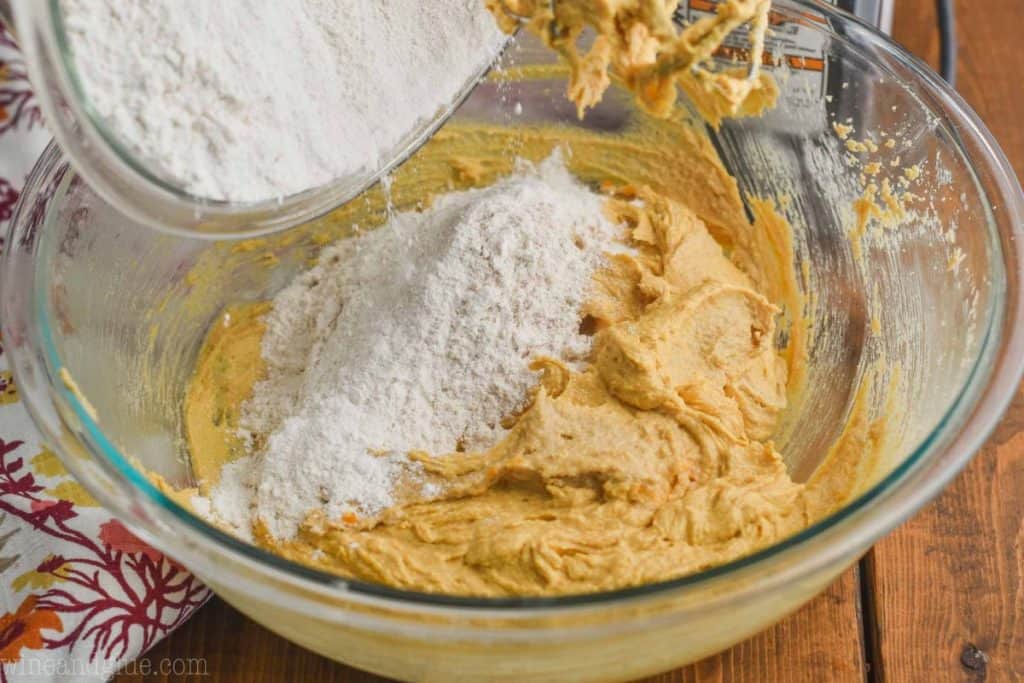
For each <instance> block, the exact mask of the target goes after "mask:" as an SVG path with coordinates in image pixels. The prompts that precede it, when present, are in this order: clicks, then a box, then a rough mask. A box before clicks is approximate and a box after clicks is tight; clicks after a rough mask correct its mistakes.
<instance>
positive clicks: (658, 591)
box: [9, 0, 1024, 611]
mask: <svg viewBox="0 0 1024 683" xmlns="http://www.w3.org/2000/svg"><path fill="white" fill-rule="evenodd" d="M51 2H57V0H51ZM787 2H789V3H791V4H794V5H798V6H804V7H806V8H808V9H811V10H813V11H816V12H820V13H822V14H824V15H826V17H827V18H829V19H831V20H833V21H837V22H839V24H840V25H843V24H850V23H853V24H857V25H858V26H859V28H860V29H862V30H863V31H866V32H867V33H868V34H869V35H870V36H871V39H872V40H874V41H875V42H876V43H877V45H876V47H881V48H883V49H884V50H886V51H887V52H888V53H889V54H890V56H894V57H896V58H898V59H899V60H900V61H901V62H903V63H904V64H905V65H906V66H907V67H909V69H910V70H911V71H912V72H914V75H916V76H917V77H919V78H921V79H922V80H923V82H924V83H925V84H926V85H928V86H930V87H931V88H933V89H935V90H936V91H937V93H938V94H940V95H942V96H943V98H944V100H945V102H946V104H947V105H948V106H950V107H951V109H952V111H953V113H955V114H958V115H960V116H961V117H963V118H964V119H965V123H966V124H968V126H969V127H968V132H969V133H971V134H972V135H974V136H976V137H977V138H978V139H979V140H980V141H981V142H983V143H985V145H986V146H987V147H988V148H989V149H990V150H992V151H994V154H993V155H992V157H991V158H990V159H988V161H989V162H990V163H991V165H992V168H991V169H990V170H991V171H993V172H994V173H995V174H996V175H997V176H998V179H999V180H1000V181H1001V185H1000V187H1001V188H1004V187H1010V188H1011V190H1014V189H1015V194H1016V197H1015V198H1014V197H1009V198H1008V199H1009V200H1010V201H1009V202H1008V204H1009V207H1010V209H1012V214H1013V215H1015V216H1016V218H1017V219H1018V220H1017V221H1015V222H1014V225H1016V226H1020V225H1021V224H1022V223H1021V220H1020V219H1021V216H1022V215H1024V193H1022V192H1021V188H1020V185H1019V183H1017V182H1016V180H1015V176H1014V174H1013V171H1012V170H1011V168H1010V165H1009V163H1008V161H1007V160H1006V158H1005V156H1004V155H1002V153H1001V152H1000V151H999V147H998V145H996V144H995V141H994V139H993V138H992V136H991V134H990V133H989V131H988V130H987V128H986V127H985V126H984V124H983V123H982V122H981V121H980V119H979V118H978V116H977V114H975V113H974V111H973V110H972V109H971V108H970V107H969V106H968V105H967V104H966V103H965V102H964V101H963V100H962V99H961V98H960V97H959V95H957V94H956V93H955V91H953V90H952V89H950V88H948V86H946V84H945V83H944V82H943V81H941V80H939V78H938V76H937V75H935V74H934V73H932V72H931V70H930V69H928V67H927V66H925V65H924V64H923V63H922V62H921V61H920V60H918V59H917V58H916V57H914V56H912V55H910V54H909V53H907V52H906V51H905V50H903V49H902V48H901V47H900V46H898V45H897V44H896V43H894V42H892V41H891V40H889V39H888V38H887V37H885V36H883V35H882V34H880V33H878V32H877V31H876V30H875V29H874V28H872V27H870V26H868V25H867V24H865V23H863V22H861V21H860V20H859V19H857V18H855V17H853V16H852V15H849V14H847V13H846V12H843V11H842V10H838V9H836V8H834V7H832V6H830V5H825V4H824V3H823V2H822V0H787ZM832 35H833V37H834V38H835V39H838V40H840V41H843V42H847V43H848V41H847V40H846V39H845V38H844V36H842V35H840V34H836V33H835V32H834V30H833V31H832ZM955 139H956V140H959V138H955ZM957 146H958V148H959V149H960V151H961V153H962V154H963V155H964V157H965V158H967V159H970V160H972V161H973V160H974V157H973V156H972V155H970V154H968V153H967V152H966V150H964V149H963V145H962V143H960V142H959V141H958V142H957ZM50 147H51V148H53V149H50V150H47V152H46V153H44V155H43V157H42V158H41V161H40V163H42V160H43V159H46V158H47V157H48V156H49V155H50V154H53V153H54V152H55V153H56V154H58V155H60V156H61V158H62V160H63V161H64V162H65V163H66V162H67V158H66V156H64V155H63V154H62V153H61V152H59V150H56V148H55V143H54V142H51V143H50ZM34 176H35V173H34V172H33V177H34ZM70 177H71V176H70V175H69V176H68V177H67V178H65V179H64V181H63V182H67V181H68V179H69V178H70ZM1007 181H1012V182H1009V183H1008V182H1007ZM24 194H25V195H28V194H29V193H27V192H26V193H24ZM986 196H987V195H986ZM1014 200H1015V201H1014ZM13 228H14V225H13V222H12V228H11V229H12V230H13ZM988 229H989V233H990V235H989V239H990V243H991V244H994V245H995V247H996V249H997V254H996V255H997V256H1001V257H1003V260H1000V261H998V263H999V264H1000V266H1002V265H1003V264H1004V263H1005V257H1006V254H1005V253H1004V250H1003V249H1002V245H1001V244H1000V242H999V239H998V238H999V234H998V232H997V231H996V230H995V229H994V222H993V221H992V220H991V219H990V220H989V221H988ZM1021 249H1022V250H1024V246H1022V248H1021ZM9 253H13V250H11V252H9ZM1018 255H1019V256H1020V255H1021V254H1018ZM1000 284H1001V286H1000V287H996V288H995V290H994V296H993V302H992V305H991V306H990V307H989V308H988V309H987V316H986V321H985V329H984V334H983V336H982V342H981V345H980V347H979V349H980V350H979V354H978V356H977V357H976V358H975V361H974V364H973V366H972V368H971V370H970V372H969V373H968V375H967V377H966V378H965V380H964V383H963V385H962V386H961V387H960V390H959V391H958V392H957V394H956V396H955V397H954V398H953V400H952V402H951V404H950V406H949V407H948V409H947V410H946V412H945V413H944V414H943V416H942V417H941V418H940V419H939V421H938V422H937V423H936V425H935V426H934V428H933V429H932V430H931V431H930V432H929V433H928V435H927V436H925V437H924V438H923V439H922V440H921V441H920V442H919V443H918V444H917V446H915V447H914V448H913V449H912V451H911V453H910V454H909V455H908V456H907V457H906V458H905V459H904V460H903V461H902V462H901V463H900V464H899V465H897V466H896V467H895V468H894V469H893V470H892V471H891V472H889V473H888V474H887V475H886V476H885V477H883V478H882V480H880V481H879V482H877V483H876V484H875V485H873V486H872V487H870V488H869V489H867V490H866V491H864V492H862V493H861V494H860V495H858V496H857V497H856V498H854V499H852V500H850V501H849V502H848V503H847V504H845V505H844V506H843V507H842V508H840V509H839V510H837V511H836V512H834V513H832V514H830V515H829V516H827V517H825V518H823V519H821V520H819V521H817V522H816V523H814V524H812V525H810V526H808V527H806V528H805V529H803V530H801V531H800V532H798V533H796V534H794V535H793V536H790V537H787V538H785V539H783V540H782V541H779V542H777V543H774V544H772V545H770V546H767V547H765V548H762V549H760V550H758V551H757V552H755V553H752V554H750V555H746V556H743V557H740V558H737V559H735V560H732V561H730V562H727V563H724V564H721V565H717V566H714V567H711V568H709V569H706V570H703V571H700V572H697V573H694V574H689V575H686V576H682V577H677V578H674V579H669V580H666V581H659V582H655V583H650V584H643V585H640V586H633V587H628V588H622V589H617V590H612V591H601V592H595V593H581V594H571V595H560V596H551V597H533V596H529V597H514V598H481V597H468V596H456V595H445V594H434V593H425V592H419V591H412V590H403V589H398V588H392V587H389V586H386V585H383V584H376V583H371V582H365V581H359V580H353V579H348V578H345V577H341V576H339V575H336V574H331V573H328V572H324V571H320V570H317V569H313V568H311V567H307V566H305V565H301V564H299V563H296V562H292V561H289V560H286V559H284V558H282V557H279V556H277V555H274V554H273V553H270V552H269V551H266V550H263V549H261V548H258V547H256V546H254V545H251V544H248V543H245V542H244V541H241V540H240V539H237V538H236V537H234V536H232V535H230V534H228V533H226V532H224V531H222V530H220V529H218V528H217V527H215V526H213V525H211V524H209V523H208V522H206V521H205V520H202V519H201V518H199V517H198V516H196V515H194V514H193V513H191V512H189V511H188V510H186V509H185V508H184V507H182V506H181V505H179V504H178V503H177V502H175V501H174V500H172V499H171V498H170V497H168V496H167V495H166V494H164V493H163V492H161V491H160V490H159V489H158V488H157V487H156V486H154V485H153V484H152V483H151V482H150V481H149V480H148V479H147V478H146V477H145V476H144V475H143V474H142V472H141V471H139V470H138V469H137V468H136V467H135V466H134V465H132V464H131V462H130V460H129V459H128V458H127V457H125V456H124V455H122V454H121V453H120V451H119V450H118V449H117V448H116V447H115V446H114V445H113V443H111V442H110V441H109V440H108V439H107V438H106V436H105V435H104V434H103V432H102V430H101V429H100V428H99V425H98V424H97V422H96V421H95V420H94V419H93V418H92V416H91V414H90V411H89V410H88V409H87V408H86V407H85V406H84V405H83V404H82V403H81V402H80V401H79V399H78V397H77V396H76V395H75V394H74V393H73V392H72V391H70V390H69V389H68V388H67V387H65V386H63V385H62V384H60V383H59V382H57V383H55V385H54V387H52V388H53V389H55V390H56V391H57V393H58V394H59V395H60V396H61V398H62V399H63V400H64V401H65V402H66V403H67V404H68V405H69V406H70V407H71V408H72V410H73V412H74V414H75V417H76V418H77V420H78V421H79V422H80V424H81V425H82V426H83V428H84V431H85V433H86V434H87V436H88V437H89V441H91V443H88V442H87V444H86V446H87V448H89V450H90V451H92V452H93V453H94V454H96V455H98V456H100V457H101V458H103V459H104V460H106V462H108V463H111V464H113V465H114V467H115V469H116V471H117V473H118V474H119V475H120V476H121V477H123V478H125V479H127V480H128V482H129V483H131V484H132V485H134V486H135V487H136V488H137V489H139V490H140V491H141V492H142V493H143V494H144V495H145V496H146V497H147V498H148V499H149V500H150V501H151V502H153V503H156V504H157V505H158V506H159V507H160V508H161V509H162V510H164V511H166V512H169V513H170V514H171V515H172V516H173V517H175V518H176V520H177V521H179V522H182V523H183V524H184V525H185V526H186V527H187V528H189V529H190V530H191V531H193V532H195V533H198V534H199V535H200V536H201V537H203V538H204V540H208V541H210V542H212V543H213V544H215V545H217V546H219V547H221V548H224V549H226V550H227V551H228V552H230V553H232V554H234V555H240V556H242V557H243V558H244V559H245V560H249V561H254V562H255V563H256V564H257V565H259V566H261V567H264V566H267V567H269V568H270V569H273V570H276V571H277V572H279V573H282V574H283V575H284V576H285V578H286V579H299V580H304V581H311V582H313V583H314V584H316V585H317V586H319V587H321V588H326V589H329V590H330V589H339V588H343V589H347V590H349V591H351V592H352V593H355V594H358V595H363V596H365V597H368V598H382V599H385V600H390V601H393V602H398V603H400V604H402V605H403V606H414V605H421V606H425V607H431V606H432V607H440V608H445V607H448V608H455V607H457V608H466V609H479V610H484V609H497V610H500V611H516V608H520V609H521V608H535V609H540V610H550V609H552V608H569V607H579V606H594V605H599V604H605V603H610V602H620V601H623V600H627V599H631V598H640V597H650V596H655V595H663V594H667V593H670V592H672V591H674V590H676V589H682V588H691V587H695V586H698V585H704V584H707V583H710V582H711V581H713V580H714V579H718V578H721V577H723V576H727V575H731V574H735V573H737V572H739V571H740V570H743V569H747V568H750V567H753V566H755V565H759V564H761V563H762V562H764V561H766V560H769V559H771V558H775V557H779V556H782V555H785V554H786V553H787V552H788V551H790V550H792V549H794V548H796V547H798V546H801V545H803V544H804V543H806V542H808V541H810V540H811V539H813V538H815V537H817V536H819V535H820V534H822V533H823V532H825V531H827V530H830V529H833V528H835V527H836V526H838V525H839V524H840V523H841V522H843V521H846V520H848V519H850V518H851V517H854V516H855V514H856V513H858V512H862V511H863V510H864V509H865V508H866V507H867V506H869V505H870V504H871V503H873V502H875V501H876V500H877V499H879V498H880V497H882V496H883V494H886V493H891V492H892V491H893V490H894V489H895V488H896V487H897V485H898V484H900V483H901V482H903V481H904V480H905V479H906V478H907V476H908V475H909V474H911V473H912V472H913V471H915V470H916V469H917V468H918V467H919V466H922V465H923V464H924V463H925V462H927V461H928V458H927V457H926V456H928V455H934V454H936V453H938V452H941V450H936V449H937V447H939V446H941V445H942V444H943V442H944V441H945V440H946V439H948V438H949V437H951V436H954V434H953V433H951V432H952V428H955V427H958V426H963V425H961V424H959V423H958V422H957V418H958V417H959V416H962V415H965V414H966V415H967V417H970V413H968V412H967V411H971V410H973V409H974V408H976V407H977V406H978V405H979V404H980V403H981V399H982V398H983V396H984V394H985V390H986V389H987V388H988V387H989V385H987V384H982V382H985V381H987V380H989V379H990V378H991V374H992V373H993V371H994V369H995V366H996V361H997V360H998V359H997V358H995V356H994V354H995V352H996V351H998V349H999V346H998V343H999V342H1002V341H1007V340H1011V341H1012V339H1011V336H1012V337H1019V336H1021V334H1024V333H1020V332H1018V333H1017V334H1012V333H1013V332H1014V330H1007V329H1006V328H1005V326H1004V325H1003V323H1005V322H1006V321H1007V320H1008V319H1012V318H1014V317H1015V315H1014V311H1010V310H1009V309H1008V307H1007V297H1006V277H1005V275H1004V277H1003V279H1002V282H1001V283H1000ZM33 289H35V287H34V286H33ZM32 299H33V300H34V301H35V302H36V311H35V316H36V317H37V320H39V321H42V322H41V324H40V327H41V328H42V335H41V336H42V341H43V344H42V346H43V353H44V356H45V358H46V362H47V364H48V365H50V368H51V369H52V368H54V367H57V368H59V367H61V364H60V359H59V356H58V354H57V352H56V345H55V344H54V341H53V338H52V329H51V328H52V326H51V325H50V324H49V321H48V317H47V315H46V311H45V306H44V305H43V303H42V302H43V301H45V298H44V297H41V296H38V293H37V295H36V296H33V297H32ZM1022 308H1024V305H1018V307H1017V312H1018V313H1019V312H1020V310H1021V309H1022ZM1008 332H1009V333H1011V334H1008ZM997 333H999V334H997ZM994 342H995V343H994ZM1010 362H1011V368H1010V373H1011V374H1012V375H1013V377H1010V378H1008V379H1009V380H1012V381H1010V382H1009V386H1013V387H1016V385H1017V383H1018V382H1019V380H1020V377H1021V374H1022V373H1024V356H1021V357H1018V358H1015V359H1012V360H1011V361H1010ZM51 376H52V373H51ZM1003 393H1004V395H1002V396H996V397H995V401H996V406H995V410H994V411H990V413H989V414H988V415H987V423H986V424H984V425H983V429H982V433H980V434H978V435H977V436H976V437H975V438H974V443H972V444H971V445H970V446H969V447H968V448H966V449H964V452H963V453H961V454H959V456H958V458H957V460H956V462H953V463H952V464H951V466H950V467H949V468H948V469H947V470H946V471H945V472H943V473H942V474H943V476H942V477H941V479H942V481H939V482H937V485H934V486H931V487H928V488H927V490H925V491H923V492H921V491H919V492H916V493H915V494H914V495H910V496H907V498H906V499H905V500H904V501H902V502H901V503H900V504H899V511H900V512H901V515H902V516H906V515H907V514H909V513H910V512H912V511H913V510H914V509H917V507H920V505H923V504H924V503H925V502H926V501H927V500H928V499H930V498H931V497H932V496H933V495H934V494H935V493H936V492H937V490H938V488H939V487H940V486H942V485H944V484H945V482H947V481H948V480H949V479H950V478H951V477H952V476H953V475H954V474H955V473H956V472H957V471H959V469H960V468H961V467H962V466H963V465H964V464H965V463H966V462H967V460H968V459H969V458H970V457H971V456H972V455H973V453H974V452H975V450H976V449H977V447H979V446H980V445H981V440H982V439H983V438H984V436H986V435H987V433H988V432H989V431H990V430H991V428H992V427H994V425H995V423H996V421H997V419H998V416H999V415H1000V414H1001V413H1002V411H1003V410H1004V409H1005V407H1006V405H1008V403H1009V401H1010V399H1011V397H1012V393H1013V392H1012V390H1011V391H1005V392H1003ZM97 451H98V452H97ZM901 515H896V517H898V518H902V516H901ZM897 521H898V520H897ZM894 524H895V522H894V523H893V525H894Z"/></svg>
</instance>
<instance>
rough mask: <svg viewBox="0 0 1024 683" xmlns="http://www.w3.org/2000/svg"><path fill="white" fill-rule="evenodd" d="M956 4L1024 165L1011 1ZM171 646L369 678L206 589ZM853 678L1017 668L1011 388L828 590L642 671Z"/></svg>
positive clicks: (907, 19)
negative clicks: (924, 495) (749, 628)
mask: <svg viewBox="0 0 1024 683" xmlns="http://www.w3.org/2000/svg"><path fill="white" fill-rule="evenodd" d="M896 3H897V4H896V16H895V23H894V29H893V34H894V36H895V38H896V39H897V40H898V41H900V42H902V43H903V44H904V45H906V46H907V47H908V49H910V51H911V52H913V53H915V54H917V55H919V56H921V57H922V58H924V59H926V60H927V61H928V62H929V63H930V64H933V65H934V64H936V62H937V58H938V41H937V37H936V32H935V29H934V27H935V15H934V2H933V0H896ZM956 10H957V26H958V32H959V37H960V68H959V82H958V89H959V90H960V92H961V94H962V95H963V96H964V98H965V99H966V100H967V101H968V102H969V103H970V104H971V105H972V106H973V107H974V108H975V110H977V111H978V113H979V114H980V115H981V117H982V119H983V120H984V121H985V122H986V123H987V124H988V126H989V127H990V129H991V130H992V132H993V133H994V134H995V136H996V138H997V139H998V140H999V142H1000V144H1001V145H1002V147H1003V150H1004V151H1005V152H1006V154H1007V156H1008V157H1009V158H1010V161H1011V163H1012V164H1013V166H1014V169H1015V170H1016V171H1017V173H1018V175H1024V127H1022V125H1021V119H1022V115H1024V85H1022V83H1021V78H1022V75H1024V44H1022V39H1021V35H1020V30H1021V28H1024V0H985V2H970V1H969V0H958V1H957V3H956ZM180 657H188V658H203V659H204V660H205V671H206V672H207V673H208V678H207V680H215V681H238V682H239V683H242V682H244V683H262V682H271V681H273V682H277V681H288V680H294V681H336V682H339V683H341V682H345V683H357V682H358V683H363V682H368V681H379V680H382V679H379V678H377V677H374V676H371V675H369V674H365V673H362V672H359V671H355V670H353V669H350V668H347V667H344V666H342V665H340V664H335V663H333V662H330V661H328V660H326V659H323V658H322V657H319V656H317V655H314V654H312V653H309V652H306V651H305V650H302V649H300V648H299V647H297V646H295V645H292V644H290V643H288V642H287V641H285V640H282V639H281V638H279V637H278V636H275V635H274V634H272V633H270V632H269V631H267V630H266V629H264V628H263V627H261V626H259V625H257V624H255V623H253V622H252V621H250V620H248V619H247V618H245V617H243V616H242V615H240V614H239V613H237V612H236V611H234V610H233V609H232V608H231V607H229V606H227V605H226V604H224V603H223V602H221V601H219V600H217V599H214V600H212V601H211V602H210V604H209V605H207V606H206V607H205V608H203V610H202V611H201V612H200V613H199V614H197V615H196V616H195V617H194V618H193V619H192V620H191V621H189V622H188V623H187V624H186V625H185V626H184V627H182V628H181V629H179V630H178V631H177V632H176V633H174V634H173V635H171V636H170V637H169V638H167V639H166V640H164V641H163V642H161V643H159V644H157V646H156V647H154V648H153V650H151V651H150V652H149V653H148V654H147V655H146V659H148V660H149V662H150V663H151V664H152V665H153V666H154V667H155V666H157V665H158V664H159V662H160V661H161V660H165V659H166V660H171V659H174V658H180ZM137 668H138V667H136V669H137ZM139 677H140V676H139V674H137V673H133V674H127V673H126V674H122V675H121V676H119V677H118V680H119V681H122V682H126V681H132V680H138V679H139ZM147 679H148V680H154V681H168V682H170V681H180V680H184V677H175V676H157V677H153V676H150V677H147ZM865 680H868V681H899V682H902V681H927V682H929V683H931V682H938V681H1024V394H1021V395H1018V397H1017V400H1016V401H1015V402H1014V404H1013V406H1012V407H1011V408H1010V410H1009V412H1008V413H1007V415H1006V417H1005V418H1004V420H1003V422H1002V424H1001V426H1000V427H999V429H998V430H997V431H996V433H995V434H994V435H993V437H992V438H991V440H990V441H989V443H988V444H987V445H986V447H985V448H984V450H983V451H982V453H981V454H980V455H979V456H978V457H977V458H975V460H974V461H973V462H972V464H971V465H970V466H969V467H968V468H967V470H966V471H965V472H964V473H963V474H962V475H961V476H960V477H958V478H957V479H956V481H955V482H954V484H953V485H952V486H951V487H950V488H949V489H948V490H947V491H946V492H945V493H944V494H943V495H942V496H940V497H939V499H937V501H935V502H934V503H933V504H932V505H930V506H928V507H927V508H926V509H925V510H924V511H922V512H921V513H920V514H918V515H917V516H916V517H915V518H914V519H913V520H911V521H910V522H908V523H907V524H905V525H904V526H902V527H901V528H900V529H899V530H897V531H896V532H895V533H893V534H892V535H890V536H889V537H887V538H886V539H884V540H883V541H882V542H881V543H879V544H878V545H877V546H876V547H875V548H874V549H873V550H872V551H871V552H870V553H869V554H868V555H867V556H866V557H865V558H864V560H863V561H862V562H861V564H860V566H859V567H855V568H853V569H851V570H850V571H848V572H847V573H846V574H844V575H843V576H842V577H841V578H840V579H839V580H838V581H837V582H836V583H835V584H834V585H832V586H831V587H830V588H829V590H828V591H826V592H825V593H824V594H822V595H821V596H819V597H818V598H816V599H815V600H813V601H812V602H811V603H809V604H808V605H806V606H805V607H804V608H803V609H801V610H800V611H798V612H797V613H795V614H793V615H792V616H790V617H789V618H787V619H785V620H784V621H782V622H781V623H779V624H777V625H776V626H774V627H773V628H771V629H769V630H768V631H765V632H764V633H761V634H760V635H758V636H755V637H754V638H751V639H750V640H748V641H746V642H744V643H741V644H739V645H737V646H736V647H734V648H732V649H730V650H728V651H726V652H723V653H721V654H719V655H716V656H714V657H711V658H709V659H707V660H705V661H703V662H700V663H698V664H695V665H692V666H689V667H686V668H684V669H681V670H679V671H674V672H669V673H665V674H662V675H661V676H657V677H654V678H652V679H650V681H651V683H653V682H655V681H658V682H661V683H669V682H672V683H676V682H678V683H684V682H685V683H690V682H693V683H696V682H701V683H704V682H712V681H720V682H723V683H724V682H726V681H740V682H748V681H749V682H751V683H753V682H760V681H786V682H789V681H794V682H806V683H822V682H825V681H839V682H847V681H848V682H851V683H852V682H855V681H856V682H860V681H865Z"/></svg>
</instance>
